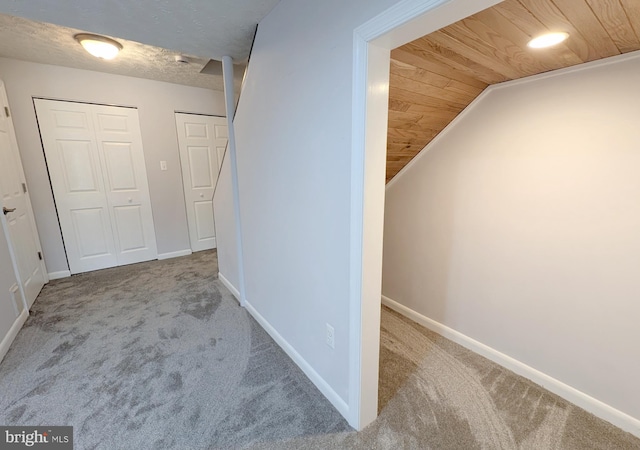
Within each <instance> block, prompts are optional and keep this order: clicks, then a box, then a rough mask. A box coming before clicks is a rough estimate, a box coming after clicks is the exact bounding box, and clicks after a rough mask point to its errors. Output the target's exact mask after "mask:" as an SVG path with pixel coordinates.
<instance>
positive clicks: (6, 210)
mask: <svg viewBox="0 0 640 450" xmlns="http://www.w3.org/2000/svg"><path fill="white" fill-rule="evenodd" d="M15 210H16V209H15V208H5V207H4V206H3V207H2V212H3V213H4V215H5V216H6V215H7V214H9V213H10V212H14V211H15Z"/></svg>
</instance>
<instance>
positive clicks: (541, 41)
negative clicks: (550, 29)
mask: <svg viewBox="0 0 640 450" xmlns="http://www.w3.org/2000/svg"><path fill="white" fill-rule="evenodd" d="M568 37H569V33H564V32H559V33H547V34H543V35H541V36H538V37H535V38H533V39H531V40H530V41H529V43H528V44H527V46H529V47H530V48H547V47H551V46H553V45H556V44H559V43H560V42H563V41H564V40H565V39H567V38H568Z"/></svg>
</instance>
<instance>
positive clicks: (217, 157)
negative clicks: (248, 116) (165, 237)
mask: <svg viewBox="0 0 640 450" xmlns="http://www.w3.org/2000/svg"><path fill="white" fill-rule="evenodd" d="M176 126H177V129H178V144H179V147H180V164H181V166H182V181H183V184H184V197H185V201H186V205H187V221H188V224H189V239H190V241H191V250H192V251H194V252H197V251H200V250H207V249H210V248H215V247H216V235H215V227H214V224H213V190H214V188H215V186H216V181H217V180H218V172H219V168H220V165H221V164H222V158H223V157H224V151H225V148H226V146H227V139H228V137H227V136H228V135H227V119H226V118H225V117H212V116H202V115H198V114H182V113H176Z"/></svg>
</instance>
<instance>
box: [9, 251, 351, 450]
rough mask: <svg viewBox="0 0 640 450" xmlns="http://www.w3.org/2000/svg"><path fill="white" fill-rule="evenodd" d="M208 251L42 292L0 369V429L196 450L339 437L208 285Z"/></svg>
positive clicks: (313, 400) (270, 349) (298, 383)
mask: <svg viewBox="0 0 640 450" xmlns="http://www.w3.org/2000/svg"><path fill="white" fill-rule="evenodd" d="M216 264H217V263H216V257H215V252H211V251H209V252H199V253H196V254H194V255H192V256H189V257H184V258H176V259H171V260H165V261H153V262H149V263H142V264H136V265H131V266H126V267H119V268H114V269H107V270H102V271H97V272H92V273H87V274H83V275H77V276H73V277H71V278H67V279H63V280H56V281H53V282H51V283H50V284H48V285H47V286H45V288H44V289H43V291H42V293H41V294H40V296H39V297H38V299H37V301H36V303H35V304H34V308H33V310H32V315H31V316H30V317H29V319H28V320H27V322H26V323H25V326H24V328H23V329H22V330H21V331H20V333H19V334H18V336H17V338H16V340H15V341H14V343H13V345H12V346H11V349H10V350H9V353H8V354H7V355H6V357H5V359H4V360H3V362H2V363H1V364H0V424H3V425H72V426H74V440H75V448H76V449H94V448H100V449H161V448H172V449H204V448H221V449H226V448H234V447H241V446H245V445H247V444H249V443H252V442H255V441H256V440H257V439H262V440H277V439H282V438H286V437H294V436H306V435H309V434H313V433H328V432H335V431H344V430H350V428H349V426H348V425H347V423H346V422H345V421H344V419H342V417H341V416H340V414H339V413H338V412H337V411H335V409H334V408H333V407H332V406H331V404H330V403H329V402H328V401H327V400H326V399H325V398H324V397H323V396H322V395H321V394H320V393H319V392H318V391H317V389H316V388H315V386H313V384H312V383H311V382H310V381H309V380H308V379H307V378H306V377H305V376H304V374H303V373H302V372H301V371H300V370H299V369H298V368H297V366H296V365H295V364H294V363H293V362H292V361H291V360H290V359H289V358H288V357H287V356H286V354H285V353H284V352H283V351H282V350H281V349H280V348H279V347H278V346H277V344H275V342H274V341H273V340H272V339H271V338H270V337H269V336H268V335H267V334H266V332H265V331H264V330H263V329H262V328H261V327H260V326H259V325H258V324H257V323H256V322H255V321H254V320H253V319H252V318H251V317H250V316H249V314H248V313H247V312H246V311H245V310H244V309H242V308H241V307H240V306H239V305H238V303H237V301H236V300H235V299H234V298H233V297H232V296H231V294H230V293H229V292H228V290H227V289H226V288H225V287H224V286H222V284H221V283H220V282H219V281H218V280H217V279H216V275H215V274H217V265H216Z"/></svg>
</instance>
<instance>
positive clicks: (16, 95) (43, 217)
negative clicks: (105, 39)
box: [0, 58, 225, 273]
mask: <svg viewBox="0 0 640 450" xmlns="http://www.w3.org/2000/svg"><path fill="white" fill-rule="evenodd" d="M0 78H1V79H2V80H4V82H5V85H6V89H7V96H8V97H9V104H10V105H11V108H12V110H13V122H14V125H15V129H16V135H17V140H18V145H19V147H20V153H21V155H22V162H23V165H24V170H25V175H26V178H27V183H28V185H29V188H30V190H31V201H32V203H33V209H34V212H35V216H36V223H37V226H38V231H39V232H40V240H41V242H42V246H43V252H44V257H45V263H46V265H47V270H48V271H49V273H53V272H59V271H65V270H68V266H67V262H66V257H65V253H64V247H63V244H62V236H61V234H60V228H59V226H58V222H57V217H56V212H55V207H54V203H53V194H52V192H51V187H50V185H49V178H48V175H47V169H46V165H45V159H44V153H43V150H42V145H41V142H40V135H39V133H38V126H37V122H36V116H35V111H34V108H33V102H32V97H45V98H52V99H59V100H75V101H83V102H93V103H103V104H113V105H121V106H135V107H137V108H138V113H139V116H140V128H141V132H142V141H143V146H144V153H145V162H146V166H147V175H148V179H149V191H150V196H151V206H152V209H153V217H154V221H155V231H156V238H157V243H158V253H159V254H163V253H172V252H178V251H181V250H185V249H189V248H190V244H189V234H188V233H189V231H188V228H187V219H186V212H185V203H184V194H183V189H182V174H181V170H180V159H179V154H178V144H177V142H178V141H177V139H178V138H177V135H176V125H175V117H174V112H175V111H182V112H191V113H200V114H212V115H221V116H224V115H225V109H224V96H223V93H222V92H219V91H213V90H208V89H201V88H192V87H187V86H180V85H175V84H170V83H163V82H157V81H151V80H145V79H141V78H132V77H125V76H120V75H111V74H104V73H99V72H91V71H86V70H78V69H70V68H65V67H58V66H51V65H44V64H36V63H30V62H25V61H17V60H12V59H7V58H0ZM161 160H164V161H167V165H168V170H167V171H160V161H161Z"/></svg>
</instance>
